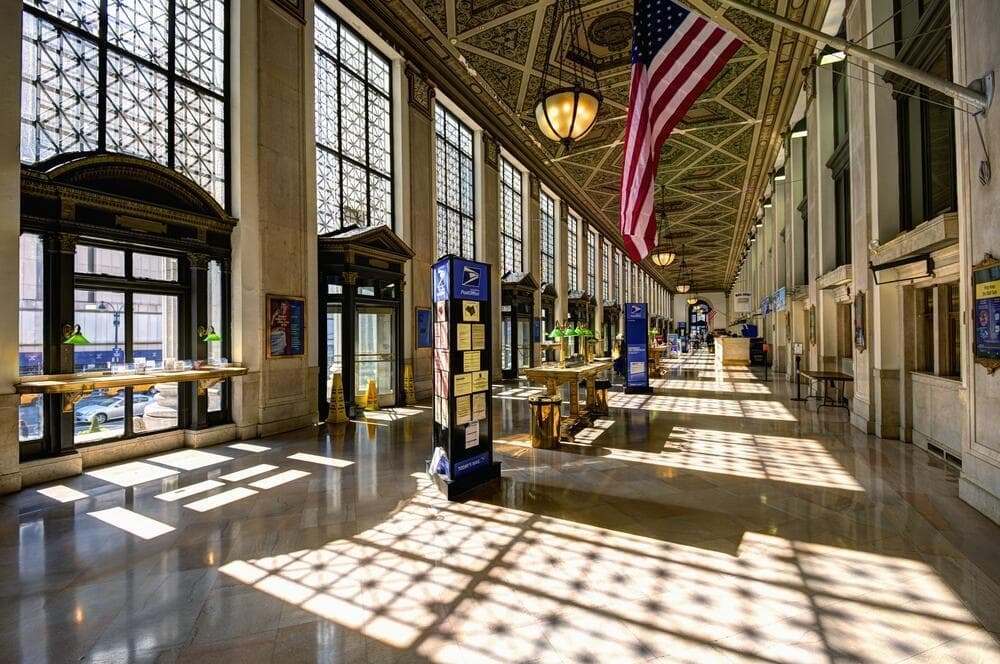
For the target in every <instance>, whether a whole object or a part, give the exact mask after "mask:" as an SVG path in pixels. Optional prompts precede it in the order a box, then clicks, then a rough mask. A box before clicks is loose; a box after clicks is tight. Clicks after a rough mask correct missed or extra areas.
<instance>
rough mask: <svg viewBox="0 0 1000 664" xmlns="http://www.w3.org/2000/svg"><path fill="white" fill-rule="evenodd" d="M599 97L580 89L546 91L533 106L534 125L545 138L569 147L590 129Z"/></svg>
mask: <svg viewBox="0 0 1000 664" xmlns="http://www.w3.org/2000/svg"><path fill="white" fill-rule="evenodd" d="M600 108H601V96H600V95H599V94H597V93H596V92H593V91H592V90H588V89H586V88H583V87H580V86H579V85H577V86H574V87H572V88H556V89H554V90H549V91H548V92H546V93H545V96H543V97H542V98H541V99H539V100H538V101H537V102H536V103H535V121H536V122H538V128H539V129H541V130H542V133H543V134H545V136H546V138H550V139H552V140H553V141H561V142H563V143H567V144H568V143H572V142H573V141H576V140H579V139H581V138H583V137H584V136H586V135H587V132H588V131H590V130H591V129H592V128H593V127H594V121H595V120H597V112H598V110H600Z"/></svg>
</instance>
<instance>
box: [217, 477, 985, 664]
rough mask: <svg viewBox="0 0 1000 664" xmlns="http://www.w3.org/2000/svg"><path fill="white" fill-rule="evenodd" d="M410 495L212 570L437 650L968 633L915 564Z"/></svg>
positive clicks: (537, 656)
mask: <svg viewBox="0 0 1000 664" xmlns="http://www.w3.org/2000/svg"><path fill="white" fill-rule="evenodd" d="M418 484H419V489H418V492H417V494H416V495H415V496H414V497H413V498H412V499H410V500H409V501H407V502H406V503H404V504H403V505H402V506H401V507H400V508H399V509H397V510H396V511H395V512H394V513H393V514H392V515H391V516H390V517H389V518H387V519H386V520H385V521H384V522H382V523H380V524H378V525H377V526H375V527H372V528H370V529H368V530H365V531H363V532H361V533H359V534H358V535H356V536H353V537H351V538H347V539H339V540H334V541H331V542H329V543H328V544H326V545H325V546H323V547H321V548H318V549H309V550H302V551H295V552H292V553H288V554H281V555H276V556H268V557H264V558H258V559H250V560H236V561H232V562H229V563H227V564H226V565H223V566H222V567H221V571H222V572H223V573H224V574H226V575H228V576H230V577H232V578H233V579H236V580H239V581H241V582H243V583H245V584H247V585H250V586H253V587H254V588H256V589H258V590H260V591H261V592H264V593H267V594H268V595H271V596H273V597H277V598H280V599H282V600H284V601H286V602H288V603H289V604H293V605H295V606H298V607H300V608H302V609H304V610H306V611H310V612H312V613H314V614H315V615H318V616H321V617H323V618H325V619H327V620H330V621H333V622H336V623H338V624H340V625H343V626H345V627H348V628H350V629H354V630H357V631H359V632H361V633H362V634H364V635H365V636H367V637H370V638H372V639H376V640H378V641H381V642H383V643H385V644H388V645H389V646H392V647H394V648H399V649H412V650H414V651H416V653H418V654H419V655H421V656H423V657H425V658H427V659H429V660H430V661H433V662H463V663H464V662H470V661H486V662H507V661H548V660H549V659H552V660H559V659H562V660H563V661H602V662H605V661H607V662H611V661H632V660H636V659H651V658H653V657H657V656H661V657H663V656H665V657H670V658H671V661H686V662H703V661H718V660H722V659H725V658H726V657H727V656H728V657H736V658H740V657H749V658H754V659H756V658H760V659H762V660H766V661H770V662H796V663H798V662H807V661H808V662H813V661H816V662H819V661H824V662H825V661H830V660H832V659H836V658H841V659H845V660H855V659H863V660H868V661H896V660H901V659H905V658H906V657H909V656H912V655H915V654H917V653H919V652H923V651H925V650H927V649H929V648H932V647H935V646H936V645H939V644H943V643H948V642H950V641H952V640H955V639H959V638H969V635H972V634H975V635H977V636H981V637H982V638H981V639H980V640H979V641H977V643H983V644H985V645H984V647H985V648H988V650H987V651H985V653H984V654H989V655H994V654H998V655H1000V648H998V647H997V644H996V643H995V642H993V641H992V639H990V637H989V634H988V633H986V632H985V630H983V629H982V627H981V626H980V625H979V623H978V622H977V621H976V619H975V618H974V617H973V616H972V615H971V614H970V613H969V612H968V610H967V609H966V608H965V607H964V605H963V604H962V602H961V601H959V600H958V598H957V597H956V596H955V594H954V593H953V592H952V591H951V590H950V589H949V588H948V586H947V585H946V584H945V583H944V582H943V581H942V580H941V579H940V578H938V577H937V575H936V574H935V573H934V572H933V571H932V570H931V569H930V568H929V567H928V566H927V565H926V564H925V563H923V562H919V561H914V560H908V559H905V558H895V557H892V556H886V555H879V554H875V553H866V552H860V551H851V550H847V549H842V548H836V547H831V546H823V545H818V544H811V543H805V542H798V541H794V540H789V539H785V538H781V537H775V536H770V535H762V534H758V533H753V532H748V533H746V534H745V535H744V537H743V539H742V542H741V544H740V546H739V549H738V553H737V555H736V556H735V557H734V556H731V555H727V554H725V553H719V552H717V551H713V550H710V549H703V548H699V547H694V546H685V545H680V544H674V543H671V542H665V541H660V540H657V539H652V538H646V537H640V536H637V535H631V534H628V533H623V532H618V531H613V530H609V529H605V528H599V527H596V526H589V525H585V524H581V523H577V522H574V521H569V520H565V519H558V518H553V517H549V516H545V515H538V514H533V513H530V512H524V511H519V510H513V509H508V508H503V507H499V506H495V505H489V504H483V503H478V502H475V501H470V502H466V503H453V502H448V501H446V500H444V499H443V498H441V497H440V496H439V495H438V494H437V492H436V490H435V489H433V487H431V486H430V483H429V481H428V480H427V479H426V478H424V477H421V476H419V475H418Z"/></svg>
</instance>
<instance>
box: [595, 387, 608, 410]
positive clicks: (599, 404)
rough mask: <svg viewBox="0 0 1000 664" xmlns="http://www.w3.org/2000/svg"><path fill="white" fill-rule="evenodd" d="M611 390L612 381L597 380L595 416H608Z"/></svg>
mask: <svg viewBox="0 0 1000 664" xmlns="http://www.w3.org/2000/svg"><path fill="white" fill-rule="evenodd" d="M609 389H611V381H610V380H595V381H594V392H596V394H595V395H594V414H596V415H607V414H608V390H609Z"/></svg>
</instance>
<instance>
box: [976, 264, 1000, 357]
mask: <svg viewBox="0 0 1000 664" xmlns="http://www.w3.org/2000/svg"><path fill="white" fill-rule="evenodd" d="M972 286H973V294H972V297H973V300H974V306H973V309H972V317H973V318H972V327H973V335H972V339H973V353H972V359H973V361H974V362H975V363H976V364H979V365H982V366H984V367H986V370H987V371H988V372H989V373H991V374H992V373H993V372H994V371H996V370H997V369H1000V260H998V259H996V258H994V257H993V256H992V255H991V254H986V255H985V256H983V260H981V261H980V262H978V263H976V264H975V265H974V266H972Z"/></svg>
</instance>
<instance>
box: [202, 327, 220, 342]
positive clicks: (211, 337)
mask: <svg viewBox="0 0 1000 664" xmlns="http://www.w3.org/2000/svg"><path fill="white" fill-rule="evenodd" d="M204 341H222V337H220V336H219V333H218V332H216V331H215V328H214V327H210V328H208V334H206V335H205V339H204Z"/></svg>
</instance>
